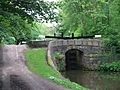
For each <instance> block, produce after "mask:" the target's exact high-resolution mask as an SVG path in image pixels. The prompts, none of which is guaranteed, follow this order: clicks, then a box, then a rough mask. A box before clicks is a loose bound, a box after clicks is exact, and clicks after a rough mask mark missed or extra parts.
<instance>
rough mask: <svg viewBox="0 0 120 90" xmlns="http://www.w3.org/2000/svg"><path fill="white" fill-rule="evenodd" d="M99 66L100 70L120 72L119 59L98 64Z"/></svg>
mask: <svg viewBox="0 0 120 90" xmlns="http://www.w3.org/2000/svg"><path fill="white" fill-rule="evenodd" d="M99 68H100V70H102V71H113V72H120V61H117V62H112V63H105V64H102V65H100V66H99Z"/></svg>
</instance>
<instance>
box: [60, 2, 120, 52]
mask: <svg viewBox="0 0 120 90" xmlns="http://www.w3.org/2000/svg"><path fill="white" fill-rule="evenodd" d="M59 8H60V15H59V18H60V20H59V22H60V25H59V27H58V29H59V30H58V31H59V32H64V34H66V35H69V33H75V36H87V35H88V36H89V35H90V36H91V35H99V34H100V35H102V37H103V39H104V40H105V39H107V40H108V43H107V44H106V45H107V46H106V47H108V46H109V48H110V47H112V46H115V47H117V49H116V50H118V49H119V48H120V32H119V30H120V25H119V24H120V20H119V19H120V1H119V0H62V1H61V2H60V4H59ZM117 52H119V50H118V51H117Z"/></svg>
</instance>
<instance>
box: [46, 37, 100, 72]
mask: <svg viewBox="0 0 120 90" xmlns="http://www.w3.org/2000/svg"><path fill="white" fill-rule="evenodd" d="M71 49H77V50H80V51H82V52H83V53H84V54H83V59H82V61H81V62H82V63H81V66H82V67H83V68H87V69H92V70H94V69H97V65H98V64H99V63H100V53H101V41H100V40H97V39H79V40H56V41H51V42H50V43H49V46H48V58H49V59H50V60H52V61H53V63H54V66H53V67H54V68H55V67H57V66H58V65H57V62H58V61H57V60H56V58H55V54H56V53H58V52H59V53H61V55H63V56H64V57H63V60H64V64H63V65H64V68H63V70H64V69H65V65H66V63H65V53H66V52H67V51H68V50H71Z"/></svg>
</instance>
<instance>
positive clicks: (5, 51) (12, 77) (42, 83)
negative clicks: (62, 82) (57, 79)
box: [0, 45, 70, 90]
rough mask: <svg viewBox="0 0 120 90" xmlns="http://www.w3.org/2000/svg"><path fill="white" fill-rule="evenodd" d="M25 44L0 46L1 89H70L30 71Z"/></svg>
mask: <svg viewBox="0 0 120 90" xmlns="http://www.w3.org/2000/svg"><path fill="white" fill-rule="evenodd" d="M25 49H26V46H24V45H21V46H20V45H19V46H16V45H9V46H4V47H2V48H0V90H70V89H66V88H64V87H63V86H59V85H57V84H54V83H52V82H50V81H47V80H45V79H43V78H41V77H38V76H37V75H35V74H33V73H32V72H30V71H29V70H28V69H27V67H26V66H25V64H24V56H23V51H24V50H25Z"/></svg>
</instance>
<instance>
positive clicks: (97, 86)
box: [62, 70, 120, 90]
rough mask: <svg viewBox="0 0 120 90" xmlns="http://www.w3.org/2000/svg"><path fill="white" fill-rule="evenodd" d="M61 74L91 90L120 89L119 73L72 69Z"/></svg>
mask: <svg viewBox="0 0 120 90" xmlns="http://www.w3.org/2000/svg"><path fill="white" fill-rule="evenodd" d="M62 74H63V76H64V77H66V78H68V79H70V80H71V81H74V82H76V83H78V84H80V85H82V86H84V87H86V88H89V89H91V90H120V73H108V72H107V73H105V72H104V73H103V72H94V71H80V70H72V71H66V72H64V73H62Z"/></svg>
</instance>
